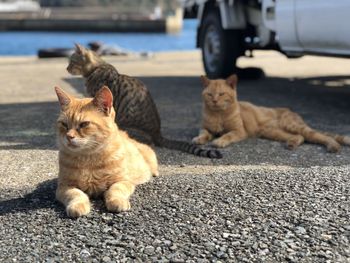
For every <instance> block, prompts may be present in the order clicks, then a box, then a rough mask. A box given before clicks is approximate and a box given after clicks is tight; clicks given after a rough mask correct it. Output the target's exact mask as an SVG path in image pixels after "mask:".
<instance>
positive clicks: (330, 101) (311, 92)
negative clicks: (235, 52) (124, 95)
mask: <svg viewBox="0 0 350 263" xmlns="http://www.w3.org/2000/svg"><path fill="white" fill-rule="evenodd" d="M110 60H111V62H112V63H114V64H115V65H116V66H117V67H118V68H119V69H120V71H121V72H125V73H129V74H130V73H131V72H134V74H133V75H137V76H140V78H141V79H142V80H143V81H144V82H145V83H146V84H147V85H148V87H149V89H150V90H151V92H152V94H153V96H154V98H155V100H156V103H157V105H158V107H159V110H160V113H161V117H162V121H163V131H164V134H165V135H166V136H167V137H171V138H177V139H184V140H190V139H191V138H192V137H193V136H195V135H196V133H197V131H198V128H199V122H200V106H201V103H200V93H201V87H200V84H199V79H198V77H197V76H198V75H200V74H202V69H201V64H200V60H199V54H198V53H197V52H195V53H194V52H192V53H191V52H185V53H173V54H172V53H170V54H157V55H156V57H155V58H152V59H149V60H140V59H132V58H131V59H129V60H128V59H125V58H123V59H119V58H111V59H110ZM240 63H241V64H242V65H243V66H251V65H254V66H260V67H262V68H263V69H264V71H265V72H266V75H267V77H266V78H264V79H261V80H259V81H242V82H241V83H240V85H239V96H240V98H241V99H244V100H250V101H252V102H255V103H258V104H261V105H266V106H284V107H290V108H292V109H293V110H294V111H296V112H298V113H300V114H301V115H302V116H303V117H304V118H305V120H306V121H307V122H308V123H309V124H310V125H311V126H313V127H315V128H318V129H322V130H327V131H333V132H339V133H342V134H348V135H350V118H349V113H350V103H349V98H350V89H349V84H350V76H347V75H346V74H347V73H346V68H347V69H348V68H349V66H350V62H347V60H342V59H331V58H313V57H306V58H303V59H299V60H286V59H284V58H283V57H282V56H280V55H277V54H275V53H270V52H262V53H258V56H257V58H255V59H254V60H242V61H241V62H240ZM65 65H66V61H65V60H56V59H55V60H46V61H36V60H35V59H33V58H2V59H0V90H1V94H2V96H0V130H1V132H0V154H1V159H0V160H1V161H0V262H350V244H349V240H350V220H349V218H350V211H349V209H350V193H349V192H350V186H349V179H350V148H349V147H344V148H342V150H341V152H339V153H337V154H329V153H327V152H326V151H325V149H324V148H323V147H321V146H317V145H311V144H305V145H302V146H301V147H300V148H298V149H297V150H296V151H288V150H286V149H285V148H284V146H283V145H282V144H281V143H279V142H272V141H268V140H262V139H249V140H246V141H244V142H240V143H237V144H236V145H233V146H230V147H228V148H226V149H224V150H223V154H224V158H223V159H221V160H209V159H204V158H197V157H194V156H191V155H188V154H185V153H179V152H174V151H170V150H167V149H159V148H158V149H156V151H157V154H158V157H159V162H160V164H161V166H160V174H161V176H160V177H157V178H154V180H153V181H152V182H150V183H147V184H145V185H142V186H140V187H138V188H137V190H136V192H135V194H134V195H133V196H132V198H131V204H132V210H131V211H129V212H126V213H121V214H113V213H109V212H107V211H106V209H105V207H104V204H103V202H102V201H101V200H94V201H93V209H92V212H91V214H89V215H88V216H86V217H83V218H79V219H77V220H72V219H69V218H67V216H66V215H65V212H64V208H63V207H62V206H61V205H60V204H59V203H57V202H56V201H55V199H54V190H55V187H56V186H55V185H56V176H57V170H58V166H57V150H56V147H55V135H54V129H53V123H54V121H55V119H56V117H57V114H58V105H57V102H56V101H55V95H54V93H53V89H52V88H53V86H54V85H60V86H61V87H63V88H64V89H66V90H67V91H70V92H75V93H76V94H80V95H82V94H83V85H82V81H81V79H79V78H70V77H68V75H67V73H66V72H65V71H64V67H65ZM329 65H332V66H331V67H330V66H329ZM16 72H22V73H23V74H18V73H16Z"/></svg>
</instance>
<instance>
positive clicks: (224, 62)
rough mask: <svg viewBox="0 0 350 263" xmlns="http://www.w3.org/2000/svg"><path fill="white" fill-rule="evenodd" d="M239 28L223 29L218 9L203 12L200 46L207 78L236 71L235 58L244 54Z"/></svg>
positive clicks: (224, 76)
mask: <svg viewBox="0 0 350 263" xmlns="http://www.w3.org/2000/svg"><path fill="white" fill-rule="evenodd" d="M242 35H243V34H242V31H241V30H224V29H223V28H222V26H221V19H220V13H219V11H218V10H210V11H208V12H207V13H205V14H204V18H203V22H202V25H201V30H200V47H201V50H202V59H203V64H204V69H205V72H206V74H207V76H208V77H209V78H212V79H216V78H226V77H228V76H229V75H231V74H233V73H236V60H237V58H238V57H240V56H241V55H243V54H244V48H243V44H244V43H243V37H242Z"/></svg>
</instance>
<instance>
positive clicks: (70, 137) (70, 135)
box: [66, 131, 75, 141]
mask: <svg viewBox="0 0 350 263" xmlns="http://www.w3.org/2000/svg"><path fill="white" fill-rule="evenodd" d="M66 137H67V140H68V141H71V140H73V139H74V138H75V135H74V133H73V132H72V131H69V132H67V134H66Z"/></svg>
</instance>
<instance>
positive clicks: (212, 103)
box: [192, 75, 350, 152]
mask: <svg viewBox="0 0 350 263" xmlns="http://www.w3.org/2000/svg"><path fill="white" fill-rule="evenodd" d="M201 80H202V82H203V85H204V87H205V88H204V90H203V93H202V97H203V112H202V114H203V120H202V129H201V131H200V134H199V135H198V136H197V137H195V138H193V140H192V141H193V142H194V143H197V144H205V143H207V142H209V141H211V140H213V139H214V138H216V137H217V138H216V139H214V140H213V141H212V145H213V146H216V147H226V146H228V145H229V144H231V143H235V142H239V141H242V140H244V139H246V138H249V137H256V136H257V137H261V138H266V139H271V140H276V141H282V142H286V144H287V147H288V149H295V148H297V147H298V146H299V145H301V144H302V143H303V142H304V141H307V142H311V143H318V144H323V145H325V146H326V147H327V150H328V151H329V152H337V151H339V149H340V144H346V145H350V137H348V136H341V135H336V134H328V133H323V132H319V131H316V130H313V129H312V128H310V127H309V126H308V125H307V124H306V123H305V122H304V121H303V119H302V118H301V117H300V116H299V115H298V114H296V113H294V112H292V111H290V110H289V109H287V108H267V107H259V106H256V105H253V104H252V103H249V102H245V101H238V100H237V91H236V86H237V76H236V75H232V76H230V77H228V78H227V79H226V80H223V79H217V80H209V79H208V78H206V77H204V76H202V77H201Z"/></svg>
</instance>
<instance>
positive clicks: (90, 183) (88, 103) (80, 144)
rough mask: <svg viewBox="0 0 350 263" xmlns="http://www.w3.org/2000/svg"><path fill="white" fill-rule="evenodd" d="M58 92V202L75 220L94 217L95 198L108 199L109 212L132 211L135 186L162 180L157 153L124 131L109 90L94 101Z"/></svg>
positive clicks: (100, 91) (106, 89)
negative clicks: (115, 120)
mask: <svg viewBox="0 0 350 263" xmlns="http://www.w3.org/2000/svg"><path fill="white" fill-rule="evenodd" d="M55 90H56V93H57V96H58V100H59V102H60V105H61V113H60V115H59V117H58V120H57V131H58V147H59V175H58V187H57V191H56V197H57V199H58V200H59V201H60V202H62V203H63V204H64V205H65V207H66V211H67V214H68V216H70V217H79V216H83V215H86V214H87V213H89V212H90V201H89V197H90V196H100V195H102V194H103V195H104V199H105V203H106V207H107V209H108V210H109V211H112V212H120V211H126V210H129V209H130V203H129V197H130V196H131V194H132V193H133V192H134V189H135V186H136V185H138V184H142V183H145V182H147V181H148V180H150V178H151V177H152V175H154V176H157V175H158V163H157V158H156V155H155V153H154V151H153V150H152V149H151V148H150V147H148V146H147V145H144V144H141V143H138V142H136V141H135V140H133V139H130V138H129V137H128V135H127V134H126V133H125V132H123V131H121V130H119V129H118V127H117V125H116V124H115V122H114V119H115V112H114V109H113V96H112V93H111V92H110V90H109V89H108V88H107V87H103V88H102V89H100V90H99V91H98V92H97V93H96V95H95V97H94V98H93V99H92V98H86V99H76V98H73V97H72V96H70V95H68V94H67V93H65V92H64V91H63V90H61V89H60V88H57V87H56V88H55Z"/></svg>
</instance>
